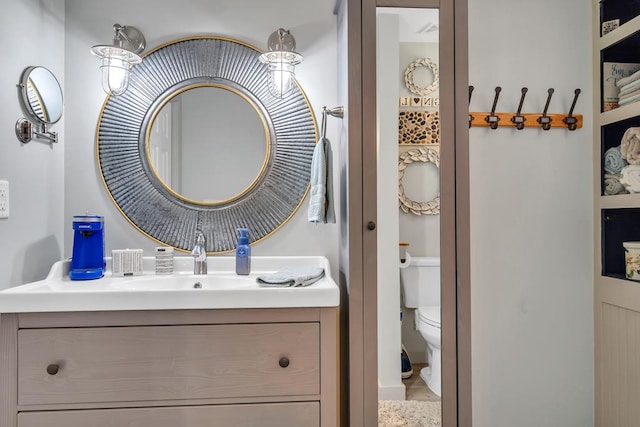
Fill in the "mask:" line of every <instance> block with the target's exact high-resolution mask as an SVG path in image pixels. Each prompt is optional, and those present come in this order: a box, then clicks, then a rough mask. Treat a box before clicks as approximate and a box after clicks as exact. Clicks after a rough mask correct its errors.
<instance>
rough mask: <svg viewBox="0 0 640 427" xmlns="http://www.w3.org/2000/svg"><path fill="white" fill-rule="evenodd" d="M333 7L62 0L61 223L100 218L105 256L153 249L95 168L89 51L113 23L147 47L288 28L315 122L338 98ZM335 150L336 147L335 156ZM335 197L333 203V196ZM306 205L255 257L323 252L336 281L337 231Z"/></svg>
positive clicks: (98, 97)
mask: <svg viewBox="0 0 640 427" xmlns="http://www.w3.org/2000/svg"><path fill="white" fill-rule="evenodd" d="M332 7H333V1H330V0H324V1H320V2H318V1H312V0H304V2H297V3H296V7H291V2H290V1H289V0H277V1H270V2H268V3H266V2H256V1H251V0H238V1H235V2H228V1H223V0H218V1H211V0H184V1H181V2H175V1H173V0H159V1H156V0H136V1H131V0H114V1H109V2H104V1H101V0H89V1H87V0H67V16H66V18H67V42H66V70H67V79H68V81H72V82H74V84H73V85H69V86H70V87H69V88H68V90H67V91H68V94H67V105H68V111H67V120H68V121H71V122H73V123H74V132H73V134H71V135H70V136H69V147H68V150H67V152H66V155H67V158H66V168H65V175H66V176H65V178H66V179H65V182H66V185H67V191H66V198H65V221H67V222H69V223H70V221H71V218H72V216H73V215H74V214H77V213H84V212H86V211H89V212H91V213H94V214H102V215H104V216H105V235H106V246H107V252H110V251H111V250H112V249H118V248H142V249H144V250H145V251H146V252H147V253H149V254H150V251H152V250H153V248H154V247H155V246H156V244H155V243H154V242H153V241H152V240H150V239H149V238H147V237H145V236H143V235H142V234H140V233H138V232H137V231H136V230H135V229H134V228H133V227H132V226H131V225H130V224H129V223H128V222H127V220H126V219H125V218H124V217H123V216H122V215H121V214H120V213H119V212H118V210H117V209H116V207H115V206H114V204H113V202H112V201H111V199H110V198H109V196H108V194H107V191H106V190H105V188H104V187H103V185H102V182H101V180H100V176H99V173H98V171H97V168H96V160H95V129H96V122H97V118H98V115H99V113H100V109H101V106H102V103H103V101H104V98H105V95H104V93H103V92H102V90H101V88H100V75H99V71H98V60H97V59H96V58H95V57H93V56H92V55H90V54H89V48H90V47H91V46H92V45H95V44H99V43H107V42H108V41H109V40H110V39H111V37H112V26H113V24H114V23H116V22H117V23H119V24H122V25H127V24H128V25H133V26H136V27H138V28H139V29H140V30H141V31H142V32H143V33H144V34H145V36H146V38H147V46H148V47H149V48H152V47H154V46H157V45H159V44H161V43H164V42H168V41H171V40H173V39H176V38H179V37H183V36H187V35H193V34H212V35H224V36H228V37H231V38H237V39H240V40H243V41H245V42H248V43H249V44H252V45H254V46H257V47H259V48H261V49H265V48H266V40H267V37H268V36H269V35H270V34H271V33H272V32H273V31H275V30H276V29H277V28H278V27H283V28H287V29H290V30H291V32H292V34H293V35H294V36H295V38H296V41H297V50H298V51H299V52H300V53H302V54H303V55H304V56H305V60H304V62H303V63H302V64H301V65H300V66H298V67H297V68H296V77H297V78H298V81H299V82H300V84H301V86H302V87H303V88H304V90H305V92H306V94H307V96H308V98H309V100H310V102H311V105H312V106H313V108H314V109H315V113H316V117H317V118H318V121H319V119H320V113H321V109H322V106H323V105H326V106H328V107H333V106H335V104H336V99H337V71H336V70H337V64H336V60H337V42H336V37H337V35H336V19H335V16H334V15H333V14H332V12H333V10H332ZM329 120H331V121H330V122H329V124H328V126H327V135H328V137H329V138H330V139H332V140H333V141H336V143H337V137H336V135H338V134H339V130H340V128H341V123H340V121H339V120H338V119H333V118H330V119H329ZM338 152H339V150H337V149H334V155H335V156H337V153H338ZM334 161H335V159H334ZM335 173H336V179H335V182H339V180H338V179H337V174H338V173H339V171H337V170H336V171H335ZM336 191H337V189H336ZM335 199H336V201H339V200H340V197H339V195H337V196H336V198H335ZM306 208H307V204H306V201H305V203H304V204H303V206H302V207H301V209H300V210H299V211H298V213H296V215H295V216H294V217H293V218H291V219H290V220H289V221H288V222H287V224H286V225H285V226H284V227H282V228H281V229H280V230H279V231H278V232H277V233H275V234H274V235H272V236H271V237H269V238H268V239H265V240H264V241H262V242H260V243H258V244H256V245H255V246H254V247H253V254H254V255H267V254H268V255H290V254H296V255H305V254H322V255H327V256H328V257H329V260H330V262H331V266H332V270H333V275H334V278H336V279H337V271H338V266H337V256H338V245H339V237H338V226H337V225H316V224H310V223H308V222H307V220H306V218H307V213H306ZM336 211H339V210H338V209H336ZM70 251H71V242H67V244H66V245H65V253H66V254H69V253H70Z"/></svg>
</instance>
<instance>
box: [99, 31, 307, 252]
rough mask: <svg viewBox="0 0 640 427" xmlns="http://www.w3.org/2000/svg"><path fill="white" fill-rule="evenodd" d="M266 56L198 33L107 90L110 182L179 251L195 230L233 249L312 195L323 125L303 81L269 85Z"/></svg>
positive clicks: (103, 155) (133, 216)
mask: <svg viewBox="0 0 640 427" xmlns="http://www.w3.org/2000/svg"><path fill="white" fill-rule="evenodd" d="M260 54H261V52H260V51H259V50H258V49H256V48H255V47H252V46H250V45H247V44H246V43H243V42H241V41H237V40H232V39H227V38H220V37H213V36H202V37H189V38H185V39H180V40H177V41H174V42H170V43H168V44H166V45H163V46H160V47H158V48H156V49H154V50H152V51H151V52H149V53H147V54H146V55H145V56H144V59H143V61H142V63H141V64H138V65H136V66H135V67H133V69H132V70H131V75H130V78H129V87H128V89H127V91H126V92H125V93H124V94H122V95H119V96H108V97H107V99H106V101H105V104H104V106H103V110H102V112H101V114H100V117H99V121H98V129H97V138H96V139H97V141H96V144H97V156H98V163H99V166H100V173H101V175H102V178H103V181H104V184H105V186H106V188H107V190H108V192H109V194H110V196H111V197H112V199H113V200H114V202H115V203H116V205H117V206H118V209H119V210H120V211H121V212H122V214H123V215H124V216H125V218H127V220H128V221H129V222H130V223H131V224H133V225H134V226H135V227H136V228H137V229H138V230H139V231H141V232H142V233H144V234H145V235H147V236H148V237H150V238H152V239H153V240H155V241H157V242H160V243H162V244H165V245H170V246H173V247H175V248H177V249H179V250H183V251H190V250H191V249H192V248H193V244H194V241H195V235H196V231H202V233H204V235H205V237H206V246H207V252H213V253H216V252H226V251H231V250H233V249H234V248H235V246H236V241H237V231H236V230H237V228H238V227H245V228H249V230H250V241H251V242H256V241H259V240H262V239H264V238H266V237H268V236H269V235H271V234H272V233H274V232H275V231H276V230H277V229H279V228H280V227H281V226H282V225H283V224H284V223H285V222H286V221H287V220H288V219H289V218H291V217H292V216H293V215H294V213H295V212H296V210H297V209H298V207H299V206H300V204H301V203H302V200H303V199H304V196H305V195H306V192H307V189H308V185H309V176H310V168H311V159H312V156H313V149H314V147H315V143H316V140H317V127H316V122H315V118H314V115H313V112H312V109H311V106H310V105H309V102H308V100H307V98H306V96H305V94H304V92H303V91H302V89H301V88H300V87H299V86H297V85H296V87H295V88H294V90H293V91H292V92H291V93H290V94H288V96H287V97H286V98H284V99H277V98H274V97H273V96H272V95H271V94H270V93H269V90H268V85H269V81H268V75H267V68H266V66H265V65H264V64H262V63H261V62H260V61H259V60H258V57H259V56H260Z"/></svg>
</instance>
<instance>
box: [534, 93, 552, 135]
mask: <svg viewBox="0 0 640 427" xmlns="http://www.w3.org/2000/svg"><path fill="white" fill-rule="evenodd" d="M547 93H548V94H549V96H547V103H546V104H545V106H544V111H543V112H542V116H540V117H538V120H537V122H538V123H539V124H540V125H541V126H542V130H549V129H551V121H552V118H551V117H549V116H547V110H548V109H549V103H550V102H551V97H552V96H553V88H549V90H548V91H547Z"/></svg>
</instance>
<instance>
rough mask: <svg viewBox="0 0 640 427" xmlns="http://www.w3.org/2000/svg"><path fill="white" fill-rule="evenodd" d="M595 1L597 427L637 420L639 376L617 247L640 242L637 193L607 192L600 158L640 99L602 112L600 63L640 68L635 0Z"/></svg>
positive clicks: (632, 316) (617, 140)
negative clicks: (610, 25) (613, 24)
mask: <svg viewBox="0 0 640 427" xmlns="http://www.w3.org/2000/svg"><path fill="white" fill-rule="evenodd" d="M592 4H593V11H594V14H593V32H594V37H593V66H594V85H593V93H594V104H593V105H594V151H593V153H594V246H595V247H594V266H595V267H594V289H593V290H594V293H593V299H594V348H595V354H594V358H595V364H594V366H595V382H594V392H595V407H594V409H595V426H596V427H608V426H613V425H620V426H627V425H636V424H637V420H638V419H640V405H638V404H637V400H634V399H629V396H637V395H638V394H637V393H638V392H637V390H638V382H637V381H636V379H638V378H640V337H639V336H638V334H637V331H638V328H640V282H636V281H632V280H628V279H626V275H625V268H626V267H625V251H624V248H623V246H622V243H623V242H626V241H640V193H631V194H629V193H628V192H626V193H623V194H615V195H609V194H608V193H610V192H611V191H612V190H611V189H612V188H614V186H612V185H611V182H612V181H611V179H612V176H611V175H616V174H608V175H607V176H606V177H605V174H606V172H605V168H604V166H605V160H604V159H605V152H606V151H607V150H609V149H611V148H613V147H617V146H619V145H620V144H621V142H622V138H623V135H624V134H625V132H626V131H627V129H629V128H631V127H640V101H638V102H634V103H630V104H627V105H623V106H620V107H618V108H615V109H612V110H609V111H604V110H605V108H604V106H605V93H607V94H608V95H610V91H609V88H606V87H605V84H604V83H603V80H604V79H606V78H607V77H609V76H610V75H609V74H608V73H609V72H610V71H611V70H612V69H613V68H612V67H611V64H608V65H607V66H606V67H605V66H604V65H603V64H605V63H618V64H619V63H626V64H629V63H632V64H640V0H592ZM616 19H617V20H619V27H618V28H615V29H613V30H611V31H610V32H607V33H606V34H602V33H603V26H602V24H603V23H604V22H607V21H611V20H616ZM624 67H625V66H623V68H624ZM627 68H630V67H627ZM628 73H632V71H628ZM610 164H611V163H609V165H610ZM610 169H611V168H610ZM605 178H606V179H607V183H608V184H609V190H608V191H606V192H605V188H606V185H605ZM613 182H615V181H613ZM605 193H607V194H605Z"/></svg>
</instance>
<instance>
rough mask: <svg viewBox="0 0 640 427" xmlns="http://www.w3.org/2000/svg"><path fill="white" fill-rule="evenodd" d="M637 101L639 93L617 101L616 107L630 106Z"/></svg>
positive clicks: (639, 98) (639, 96) (639, 97)
mask: <svg viewBox="0 0 640 427" xmlns="http://www.w3.org/2000/svg"><path fill="white" fill-rule="evenodd" d="M637 101H640V93H639V94H637V95H634V96H628V97H625V98H622V99H620V101H618V105H619V106H621V107H622V106H623V105H627V104H632V103H634V102H637Z"/></svg>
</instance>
